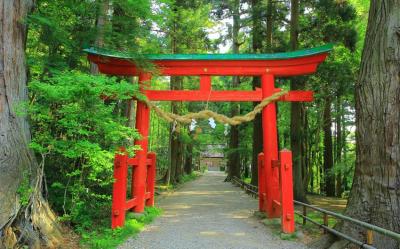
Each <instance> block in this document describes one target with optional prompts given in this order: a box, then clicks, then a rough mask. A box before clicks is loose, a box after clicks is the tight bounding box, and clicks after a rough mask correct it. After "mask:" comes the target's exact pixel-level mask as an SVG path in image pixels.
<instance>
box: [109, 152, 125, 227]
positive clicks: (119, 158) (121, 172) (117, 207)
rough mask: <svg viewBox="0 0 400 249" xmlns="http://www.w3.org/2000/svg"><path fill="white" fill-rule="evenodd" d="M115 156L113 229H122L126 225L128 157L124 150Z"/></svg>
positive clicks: (112, 208)
mask: <svg viewBox="0 0 400 249" xmlns="http://www.w3.org/2000/svg"><path fill="white" fill-rule="evenodd" d="M120 152H121V153H117V154H115V159H114V179H115V182H114V184H113V201H112V207H111V210H112V212H111V227H112V228H115V227H122V226H123V225H124V223H125V203H126V184H127V173H128V171H127V168H128V165H127V161H128V155H127V154H126V153H125V151H124V150H121V151H120Z"/></svg>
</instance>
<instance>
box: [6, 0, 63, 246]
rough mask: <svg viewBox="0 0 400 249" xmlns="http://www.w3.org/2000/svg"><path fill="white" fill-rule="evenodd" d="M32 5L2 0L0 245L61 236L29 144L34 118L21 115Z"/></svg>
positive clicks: (47, 241) (52, 242) (41, 242)
mask: <svg viewBox="0 0 400 249" xmlns="http://www.w3.org/2000/svg"><path fill="white" fill-rule="evenodd" d="M32 5H33V3H32V1H29V0H13V1H10V0H0V20H1V22H0V236H1V237H0V248H3V247H4V248H15V247H18V246H17V244H19V245H26V246H28V248H43V247H55V246H56V245H57V244H59V243H60V239H61V234H60V233H59V230H58V226H57V224H56V221H55V220H56V219H55V218H56V217H55V215H54V214H53V213H52V211H51V210H50V208H49V206H48V204H47V202H46V201H45V200H44V199H43V197H42V195H41V190H42V176H43V175H42V172H43V168H42V167H41V166H39V165H38V163H37V162H36V159H35V157H34V154H33V152H32V151H31V150H30V149H29V148H28V144H29V142H30V133H29V126H28V122H27V120H26V118H25V117H21V116H17V114H16V110H17V108H18V105H19V104H20V103H21V101H26V100H27V97H28V96H27V88H26V83H27V70H26V64H25V42H26V35H27V29H26V25H25V24H24V23H23V22H24V19H25V18H26V16H27V13H28V12H29V11H30V9H31V8H32ZM21 200H23V201H21Z"/></svg>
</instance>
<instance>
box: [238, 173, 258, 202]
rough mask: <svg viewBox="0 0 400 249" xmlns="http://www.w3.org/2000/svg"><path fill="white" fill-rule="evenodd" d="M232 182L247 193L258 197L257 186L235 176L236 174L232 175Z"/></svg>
mask: <svg viewBox="0 0 400 249" xmlns="http://www.w3.org/2000/svg"><path fill="white" fill-rule="evenodd" d="M232 182H233V183H234V184H235V185H236V186H239V187H241V188H242V189H243V190H244V191H245V192H246V193H247V194H249V195H251V196H253V197H254V198H258V187H257V186H254V185H251V184H249V183H245V182H244V181H243V180H241V179H239V178H237V177H236V176H234V177H232Z"/></svg>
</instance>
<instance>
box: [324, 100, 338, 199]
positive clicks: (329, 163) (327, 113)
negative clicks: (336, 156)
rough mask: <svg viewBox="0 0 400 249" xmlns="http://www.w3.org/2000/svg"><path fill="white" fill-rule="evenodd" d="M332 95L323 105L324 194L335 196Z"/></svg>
mask: <svg viewBox="0 0 400 249" xmlns="http://www.w3.org/2000/svg"><path fill="white" fill-rule="evenodd" d="M328 94H329V93H328ZM331 104H332V97H331V96H327V97H326V101H325V106H324V117H323V120H324V123H323V129H324V176H325V177H324V179H325V193H326V196H335V174H334V172H333V148H332V130H331V126H332V116H331Z"/></svg>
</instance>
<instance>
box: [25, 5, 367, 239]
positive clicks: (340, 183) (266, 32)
mask: <svg viewBox="0 0 400 249" xmlns="http://www.w3.org/2000/svg"><path fill="white" fill-rule="evenodd" d="M368 6H369V1H367V0H350V1H334V0H320V1H314V0H304V1H299V0H291V1H273V0H265V1H261V0H251V1H249V0H247V1H245V0H229V1H218V0H212V1H199V0H195V1H185V0H176V1H173V0H152V1H150V0H130V1H126V0H91V1H89V0H85V1H75V0H58V1H50V0H38V1H36V5H35V7H34V10H33V11H32V13H31V14H30V15H29V16H28V18H27V19H26V20H25V22H26V23H27V24H28V27H29V29H28V36H27V40H26V56H27V62H28V70H29V71H28V72H29V84H28V86H29V94H30V95H29V102H28V103H25V104H24V105H21V108H20V109H21V110H20V112H21V113H26V112H27V113H28V114H29V117H30V123H31V131H32V136H33V139H32V143H31V147H32V148H33V149H34V151H35V152H36V155H37V158H38V159H39V162H40V165H41V166H42V167H43V169H44V171H43V173H44V175H45V178H44V179H45V194H46V197H47V198H48V200H49V202H50V204H51V207H52V208H53V209H54V210H55V211H56V213H57V214H58V215H59V216H60V217H61V219H62V220H63V221H64V222H66V223H68V224H71V225H72V226H73V227H74V228H75V229H76V231H78V232H82V231H84V230H90V229H91V228H92V227H93V225H98V224H99V223H102V224H103V225H104V224H105V226H107V224H108V223H109V214H110V206H111V188H112V182H113V175H112V173H113V157H114V154H115V152H116V150H117V149H118V147H119V146H126V147H127V148H128V149H129V150H130V151H132V153H134V152H133V151H134V150H137V149H138V148H136V147H134V146H132V144H133V142H132V141H133V139H135V138H138V134H137V132H136V131H135V130H134V129H133V127H134V120H135V117H134V115H135V104H136V102H135V101H133V100H132V99H131V98H130V96H134V97H136V98H139V99H140V98H143V96H140V94H139V93H138V89H137V84H136V81H137V79H135V78H116V77H106V76H102V75H99V73H98V70H97V68H96V67H95V65H90V64H89V62H88V60H87V58H86V54H85V53H84V52H83V49H84V48H88V47H91V46H95V47H103V48H107V49H112V50H118V51H124V52H125V53H130V54H144V53H151V54H157V53H164V54H167V53H168V54H169V53H276V52H286V51H291V50H297V49H303V48H310V47H315V46H319V45H323V44H326V43H334V44H335V47H334V50H333V52H332V53H331V54H330V56H329V57H328V59H327V61H326V62H325V63H324V64H322V65H321V66H320V67H319V69H318V72H317V73H316V74H315V75H312V76H306V77H298V78H294V79H279V80H278V82H277V83H276V84H277V85H279V87H282V88H284V89H310V90H313V91H314V92H315V100H314V101H313V102H311V103H307V104H302V103H294V104H290V103H279V104H278V131H279V147H280V148H288V149H291V150H292V151H293V156H294V175H295V177H294V182H295V198H296V199H298V200H303V201H306V200H307V198H306V193H313V194H320V195H326V196H337V197H343V198H346V197H347V196H348V194H349V191H350V188H351V186H352V180H353V173H354V165H355V100H354V86H355V82H356V78H357V75H358V68H359V63H360V60H361V51H362V48H363V41H364V36H365V30H366V26H367V16H368ZM137 63H142V64H143V66H145V67H146V66H151V65H147V63H146V61H138V62H137ZM151 84H152V87H153V88H154V89H197V88H198V87H199V79H198V78H197V77H154V78H153V79H152V82H151ZM259 84H260V82H259V79H258V78H257V77H254V78H253V77H213V79H212V85H213V88H214V89H220V90H222V89H247V90H250V89H254V88H255V87H258V86H259ZM99 96H105V97H107V96H112V98H99ZM157 105H158V106H160V107H161V108H162V109H164V110H166V111H172V112H174V113H180V114H183V113H187V112H196V111H200V110H203V109H206V108H208V109H210V110H213V111H216V112H218V113H221V114H225V115H227V116H233V115H237V114H245V113H247V112H249V111H250V110H252V109H253V107H254V103H240V104H238V103H204V102H203V103H197V102H195V103H179V102H175V103H169V102H160V103H157ZM260 122H261V121H260V118H259V117H258V118H257V119H256V120H255V121H254V122H253V123H246V124H242V125H240V126H238V127H229V126H225V125H223V124H219V123H217V124H216V126H215V127H212V126H210V124H209V122H208V121H198V122H197V124H196V127H189V126H188V127H181V128H180V129H179V132H177V130H176V127H174V126H173V125H170V124H168V123H167V122H165V121H163V120H162V119H160V118H158V117H157V116H156V115H155V114H154V113H152V114H151V131H150V142H149V150H150V151H155V152H156V153H157V155H158V165H157V167H158V172H157V173H158V180H159V182H163V183H165V184H175V183H178V182H180V181H181V179H182V177H183V175H184V174H190V173H191V172H192V170H193V169H196V170H198V169H201V168H202V165H200V160H199V158H200V153H201V152H202V151H204V150H205V149H207V145H222V147H223V149H221V146H216V148H218V149H221V150H222V151H223V152H224V154H225V156H226V157H227V165H226V166H227V171H228V178H227V179H228V180H229V179H230V177H232V176H237V177H242V178H249V179H251V182H252V183H253V184H257V166H256V165H255V162H257V159H256V158H257V154H258V153H259V152H261V148H262V140H260V139H261V137H262V136H261V132H262V131H261V129H260ZM28 185H29V184H28V183H26V184H25V185H21V187H20V194H21V195H22V196H24V195H25V196H26V194H24V193H26V192H29V191H27V188H28V187H29V186H28ZM22 201H24V199H23V198H22ZM26 201H27V200H26ZM92 210H96V212H92Z"/></svg>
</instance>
